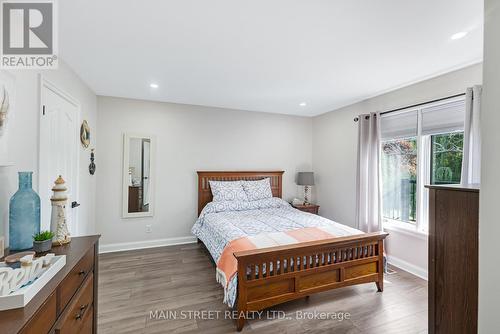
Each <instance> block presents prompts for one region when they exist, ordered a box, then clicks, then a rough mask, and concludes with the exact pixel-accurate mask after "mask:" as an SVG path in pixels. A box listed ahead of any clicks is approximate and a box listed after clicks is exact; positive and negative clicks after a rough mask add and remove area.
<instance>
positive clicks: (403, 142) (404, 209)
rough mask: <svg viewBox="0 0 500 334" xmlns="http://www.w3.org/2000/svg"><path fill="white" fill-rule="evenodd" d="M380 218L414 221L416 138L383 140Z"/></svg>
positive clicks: (415, 202) (415, 218)
mask: <svg viewBox="0 0 500 334" xmlns="http://www.w3.org/2000/svg"><path fill="white" fill-rule="evenodd" d="M381 163H382V189H383V195H382V198H383V199H382V200H383V203H384V207H383V217H385V218H388V219H392V220H398V221H402V222H405V223H415V222H416V221H417V216H416V213H417V196H416V194H417V138H416V137H412V138H403V139H396V140H388V141H384V142H382V157H381Z"/></svg>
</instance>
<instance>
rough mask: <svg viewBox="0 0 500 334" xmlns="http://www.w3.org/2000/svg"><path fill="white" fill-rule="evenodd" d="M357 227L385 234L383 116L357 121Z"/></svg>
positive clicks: (364, 117) (372, 115)
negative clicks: (381, 180) (381, 139)
mask: <svg viewBox="0 0 500 334" xmlns="http://www.w3.org/2000/svg"><path fill="white" fill-rule="evenodd" d="M358 119H359V121H358V168H357V184H356V185H357V191H356V224H357V228H358V229H360V230H361V231H364V232H377V231H381V230H382V219H381V200H380V114H377V113H371V114H365V115H360V116H359V117H358Z"/></svg>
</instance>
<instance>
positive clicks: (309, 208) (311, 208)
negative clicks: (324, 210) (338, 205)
mask: <svg viewBox="0 0 500 334" xmlns="http://www.w3.org/2000/svg"><path fill="white" fill-rule="evenodd" d="M292 206H293V207H294V208H295V209H297V210H300V211H304V212H309V213H314V214H315V215H317V214H318V211H319V205H316V204H305V205H304V204H297V205H292Z"/></svg>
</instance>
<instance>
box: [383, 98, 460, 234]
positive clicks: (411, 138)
mask: <svg viewBox="0 0 500 334" xmlns="http://www.w3.org/2000/svg"><path fill="white" fill-rule="evenodd" d="M464 120H465V102H464V100H463V98H459V99H450V100H447V101H443V102H440V103H438V104H432V105H431V104H429V105H424V106H421V107H420V108H418V109H411V110H410V109H408V110H403V111H400V112H397V113H389V114H385V115H382V118H381V121H380V129H381V151H380V152H381V157H380V162H381V183H382V184H381V187H382V216H383V218H384V222H385V223H386V224H392V225H398V226H400V227H404V228H410V229H414V230H417V231H423V232H426V231H427V222H428V210H427V202H428V191H427V189H426V188H425V187H424V186H425V185H426V184H459V183H460V181H461V176H462V156H463V141H464V132H463V129H464Z"/></svg>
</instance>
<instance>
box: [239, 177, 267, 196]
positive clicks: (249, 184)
mask: <svg viewBox="0 0 500 334" xmlns="http://www.w3.org/2000/svg"><path fill="white" fill-rule="evenodd" d="M242 183H243V189H244V190H245V193H246V194H247V197H248V200H249V201H257V200H259V199H264V198H272V197H273V192H272V190H271V179H270V178H265V179H262V180H258V181H242Z"/></svg>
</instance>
